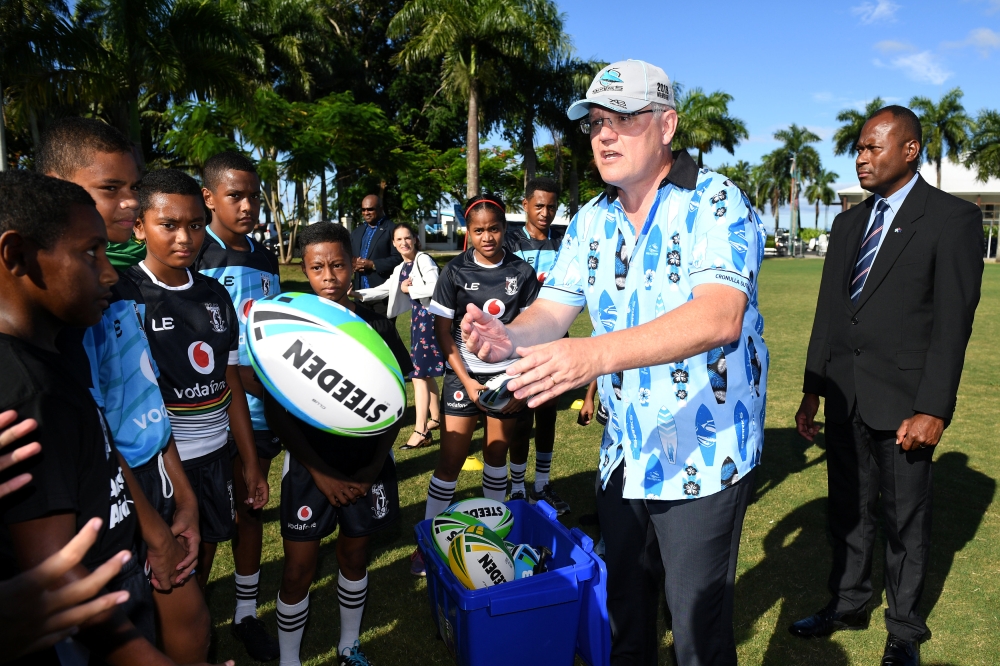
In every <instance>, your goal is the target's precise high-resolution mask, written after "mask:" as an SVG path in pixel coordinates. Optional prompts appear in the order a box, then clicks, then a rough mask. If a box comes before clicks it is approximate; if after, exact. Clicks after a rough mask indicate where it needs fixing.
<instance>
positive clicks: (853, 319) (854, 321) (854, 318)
mask: <svg viewBox="0 0 1000 666" xmlns="http://www.w3.org/2000/svg"><path fill="white" fill-rule="evenodd" d="M851 323H852V324H854V325H857V323H858V318H857V317H851Z"/></svg>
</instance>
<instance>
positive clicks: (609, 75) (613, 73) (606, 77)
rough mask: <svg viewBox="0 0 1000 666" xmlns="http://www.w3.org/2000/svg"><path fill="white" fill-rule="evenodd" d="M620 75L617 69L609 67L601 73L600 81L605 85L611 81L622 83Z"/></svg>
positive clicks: (608, 84)
mask: <svg viewBox="0 0 1000 666" xmlns="http://www.w3.org/2000/svg"><path fill="white" fill-rule="evenodd" d="M621 75H622V73H621V72H619V71H618V70H617V69H609V70H608V71H606V72H604V73H603V74H601V83H603V84H604V85H606V86H610V85H611V84H612V83H622V79H621Z"/></svg>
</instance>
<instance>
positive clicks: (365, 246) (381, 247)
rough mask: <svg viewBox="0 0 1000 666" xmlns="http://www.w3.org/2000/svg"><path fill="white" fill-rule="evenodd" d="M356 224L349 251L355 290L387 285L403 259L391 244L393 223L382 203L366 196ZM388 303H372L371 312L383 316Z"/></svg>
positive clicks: (384, 301)
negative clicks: (384, 210)
mask: <svg viewBox="0 0 1000 666" xmlns="http://www.w3.org/2000/svg"><path fill="white" fill-rule="evenodd" d="M361 217H362V218H363V219H364V221H365V223H364V224H359V225H358V226H357V227H355V228H354V230H353V231H351V249H352V250H353V253H354V288H355V289H368V288H370V287H377V286H379V285H380V284H382V283H383V282H385V281H386V278H388V277H389V276H390V275H392V271H393V269H394V268H396V266H398V265H399V264H400V263H401V262H402V261H403V257H401V256H400V254H399V252H397V251H396V248H395V246H393V244H392V228H393V226H394V225H393V223H392V221H391V220H389V218H387V217H386V216H385V213H384V212H383V210H382V200H381V199H380V198H379V197H377V196H375V195H374V194H369V195H368V196H366V197H365V198H364V199H362V200H361ZM387 303H388V302H387V301H386V300H381V301H374V302H373V303H371V304H370V305H369V307H372V309H374V310H376V311H378V312H381V313H382V314H385V312H386V307H387Z"/></svg>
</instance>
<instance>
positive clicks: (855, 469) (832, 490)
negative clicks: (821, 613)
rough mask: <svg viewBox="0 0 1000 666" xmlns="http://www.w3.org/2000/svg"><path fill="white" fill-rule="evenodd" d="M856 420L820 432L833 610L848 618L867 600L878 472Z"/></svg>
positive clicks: (865, 434) (866, 435)
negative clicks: (823, 447)
mask: <svg viewBox="0 0 1000 666" xmlns="http://www.w3.org/2000/svg"><path fill="white" fill-rule="evenodd" d="M867 439H868V431H867V427H866V426H865V425H864V423H862V422H861V419H860V418H855V416H854V415H852V417H851V419H850V420H849V421H848V422H847V423H828V424H827V426H826V474H827V484H828V500H827V515H828V520H829V522H830V531H831V533H832V536H833V568H832V569H831V570H830V578H829V581H828V585H829V588H830V594H831V595H832V601H831V602H830V603H831V605H833V610H835V611H837V612H839V613H852V612H855V611H858V610H861V609H862V608H864V607H865V605H866V604H867V603H868V601H869V600H870V599H871V596H872V581H871V575H872V549H873V548H874V547H875V529H876V523H877V516H876V509H875V506H876V502H877V501H878V492H879V470H878V465H877V464H876V462H875V459H874V457H873V456H872V454H871V448H870V447H869V446H868V443H867Z"/></svg>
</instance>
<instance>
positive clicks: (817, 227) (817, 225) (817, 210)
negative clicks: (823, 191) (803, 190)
mask: <svg viewBox="0 0 1000 666" xmlns="http://www.w3.org/2000/svg"><path fill="white" fill-rule="evenodd" d="M813 228H814V229H816V230H817V231H819V199H816V223H815V224H814V225H813Z"/></svg>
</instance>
